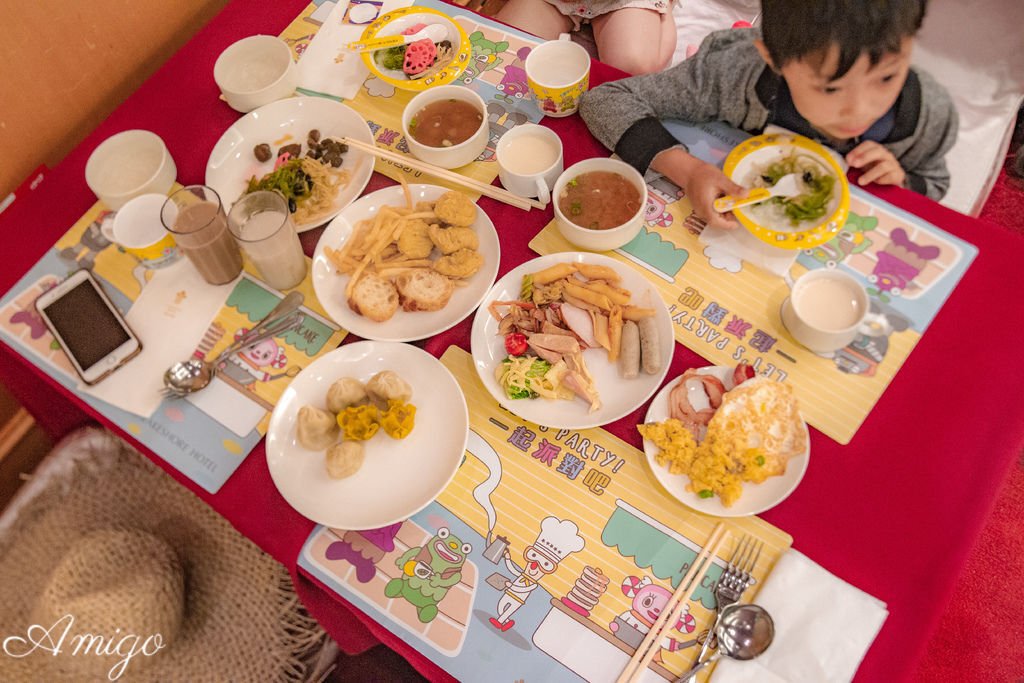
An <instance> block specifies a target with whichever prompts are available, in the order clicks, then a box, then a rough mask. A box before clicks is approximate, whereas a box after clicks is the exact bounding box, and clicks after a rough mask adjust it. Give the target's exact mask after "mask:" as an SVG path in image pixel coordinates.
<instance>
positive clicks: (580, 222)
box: [551, 158, 647, 251]
mask: <svg viewBox="0 0 1024 683" xmlns="http://www.w3.org/2000/svg"><path fill="white" fill-rule="evenodd" d="M551 195H552V204H553V205H554V207H555V225H557V226H558V231H559V232H561V233H562V236H563V237H565V239H567V240H568V241H569V242H571V243H572V244H573V245H575V246H577V247H579V248H581V249H586V250H588V251H609V250H611V249H618V248H619V247H621V246H622V245H624V244H626V243H627V242H629V241H630V240H632V239H633V238H634V237H636V235H637V233H639V232H640V228H642V227H643V225H644V206H645V204H646V202H647V185H646V184H645V183H644V178H643V176H641V175H640V173H638V172H637V170H636V169H635V168H633V167H632V166H630V165H629V164H627V163H626V162H624V161H619V160H618V159H608V158H599V159H585V160H584V161H580V162H578V163H575V164H573V165H572V166H570V167H569V168H567V169H565V171H564V172H563V173H562V175H560V176H558V180H556V181H555V187H554V189H553V190H552V192H551Z"/></svg>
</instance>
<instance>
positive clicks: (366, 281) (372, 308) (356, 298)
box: [348, 273, 398, 323]
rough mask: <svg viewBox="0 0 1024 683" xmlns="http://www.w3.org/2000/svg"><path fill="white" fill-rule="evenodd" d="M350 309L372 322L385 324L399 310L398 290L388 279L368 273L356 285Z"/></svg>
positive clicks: (349, 305)
mask: <svg viewBox="0 0 1024 683" xmlns="http://www.w3.org/2000/svg"><path fill="white" fill-rule="evenodd" d="M348 307H349V308H351V309H352V310H353V311H355V312H356V313H358V314H359V315H362V316H365V317H367V318H369V319H370V320H375V321H376V322H379V323H381V322H384V321H385V320H388V319H389V318H391V316H393V315H394V314H395V311H397V310H398V290H397V289H395V286H394V285H393V284H391V281H390V280H388V279H387V278H383V277H381V276H380V275H375V274H373V273H368V274H366V275H364V276H363V277H361V278H360V279H359V282H358V283H356V286H355V288H354V289H353V290H352V297H351V298H350V299H349V300H348Z"/></svg>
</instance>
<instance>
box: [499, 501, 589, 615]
mask: <svg viewBox="0 0 1024 683" xmlns="http://www.w3.org/2000/svg"><path fill="white" fill-rule="evenodd" d="M582 549H583V538H582V537H581V536H580V535H579V527H577V526H576V524H575V522H572V521H570V520H567V519H566V520H560V519H558V518H557V517H545V518H544V520H543V521H542V522H541V523H540V535H538V536H537V540H536V541H534V542H533V544H532V545H528V546H526V550H524V551H523V559H524V560H526V564H525V565H524V567H523V569H522V570H520V569H519V568H518V567H516V565H515V564H513V563H512V555H511V554H510V553H509V552H508V550H506V551H505V566H507V567H508V569H509V571H510V572H512V574H513V575H514V576H515V577H516V578H515V579H514V580H513V581H506V582H505V592H504V593H502V595H501V597H500V598H498V616H497V617H491V619H490V622H491V625H492V626H494V627H495V628H496V629H498V630H500V631H502V632H504V631H507V630H509V629H510V628H512V627H513V626H514V625H515V623H516V622H515V620H513V619H512V618H511V617H512V615H513V614H515V612H516V610H518V609H519V608H520V607H522V606H523V605H524V604H525V603H526V599H527V598H529V597H530V593H532V592H533V590H534V589H535V588H537V583H538V582H539V581H540V579H541V578H543V577H544V576H547V575H548V574H554V573H555V572H556V571H557V570H558V564H559V562H561V561H562V560H564V559H565V558H566V556H568V555H569V554H570V553H575V552H578V551H580V550H582Z"/></svg>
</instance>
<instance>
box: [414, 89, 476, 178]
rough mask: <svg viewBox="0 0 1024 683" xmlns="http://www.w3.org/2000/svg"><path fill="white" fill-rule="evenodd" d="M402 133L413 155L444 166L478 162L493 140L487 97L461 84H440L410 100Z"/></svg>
mask: <svg viewBox="0 0 1024 683" xmlns="http://www.w3.org/2000/svg"><path fill="white" fill-rule="evenodd" d="M402 132H403V133H404V134H405V139H406V141H407V142H408V143H409V150H410V151H411V152H412V153H413V156H415V157H416V158H417V159H422V160H423V161H426V162H427V163H430V164H434V165H435V166H440V167H441V168H458V167H459V166H465V165H466V164H468V163H470V162H471V161H474V160H475V159H476V158H477V157H478V156H480V155H481V154H483V151H484V150H485V149H487V143H488V141H489V140H490V129H489V127H488V122H487V109H486V107H485V106H484V101H483V99H481V98H480V96H479V95H477V94H476V93H475V92H473V91H472V90H470V89H469V88H464V87H462V86H460V85H441V86H437V87H434V88H431V89H430V90H424V91H423V92H421V93H420V94H418V95H416V97H414V98H412V99H411V100H409V104H407V105H405V111H404V112H403V113H402Z"/></svg>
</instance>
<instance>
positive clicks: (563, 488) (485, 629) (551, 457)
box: [299, 346, 792, 681]
mask: <svg viewBox="0 0 1024 683" xmlns="http://www.w3.org/2000/svg"><path fill="white" fill-rule="evenodd" d="M441 361H442V362H443V363H444V364H445V366H446V367H447V368H448V369H449V370H450V371H451V372H452V374H453V375H454V376H455V377H456V379H457V380H458V381H459V384H460V385H461V386H462V389H463V391H464V392H465V394H466V403H467V404H468V405H469V411H470V429H471V431H470V434H469V442H468V446H467V450H466V455H465V458H464V459H463V461H462V464H461V465H460V467H459V470H458V472H457V473H456V475H455V478H454V479H453V481H452V482H451V484H449V485H448V487H447V488H446V489H445V490H444V491H443V492H442V493H441V495H440V496H439V497H438V499H437V500H436V501H435V502H434V503H432V504H431V505H430V506H428V507H427V508H426V509H425V510H423V511H422V512H420V513H418V514H416V515H414V516H413V517H412V518H411V519H409V520H407V521H405V522H403V523H398V524H394V525H392V526H389V527H385V528H381V529H373V530H368V531H351V530H342V529H330V528H326V527H318V528H317V529H315V530H314V532H313V533H312V534H311V535H310V537H309V539H307V541H306V543H305V545H304V547H303V549H302V552H301V554H300V557H299V565H300V566H301V567H303V569H305V570H306V571H307V572H309V573H310V574H312V575H313V576H315V577H316V578H318V579H319V580H320V581H322V582H323V583H324V584H325V585H327V586H330V587H331V588H332V589H333V590H335V591H337V592H338V594H340V595H341V596H343V597H344V598H345V599H346V600H349V601H351V602H353V603H354V604H355V605H356V606H358V607H359V608H360V609H361V610H363V611H365V612H366V613H367V614H370V615H371V616H373V617H374V618H375V619H377V620H378V621H379V622H380V623H382V624H384V625H385V626H387V627H388V628H389V629H390V630H391V631H393V632H394V633H396V634H398V635H399V636H401V637H402V639H403V640H404V641H405V642H407V643H410V644H411V645H412V646H413V647H416V648H417V649H418V650H419V651H420V652H422V653H424V654H425V655H426V656H428V657H430V658H431V659H432V660H433V661H435V662H437V663H438V664H439V665H440V666H441V667H443V668H444V669H445V670H447V671H448V672H449V673H451V674H452V675H453V676H455V677H456V678H457V679H459V680H465V681H478V680H507V681H513V680H517V679H521V680H525V681H578V680H580V678H582V679H585V680H590V681H613V680H615V677H616V676H617V675H618V673H619V672H620V671H622V669H623V667H624V666H625V665H626V662H627V661H628V659H629V657H631V656H632V654H633V652H634V651H635V648H636V646H637V645H638V644H639V643H640V641H641V640H642V639H643V637H644V635H645V633H646V632H647V630H648V629H649V627H650V624H651V623H652V622H653V619H654V618H655V617H656V616H657V614H658V610H660V608H661V607H662V606H663V605H664V604H665V603H666V601H667V599H668V597H669V596H670V595H671V592H672V591H673V590H674V589H675V586H676V584H677V583H678V582H679V581H680V580H681V579H682V577H683V575H684V574H685V572H686V570H687V569H688V567H689V565H690V563H691V562H692V561H693V560H694V558H695V557H696V555H697V553H698V552H699V551H700V548H701V545H702V544H703V542H704V541H705V540H706V539H707V538H708V536H709V535H710V534H711V531H712V529H713V527H714V525H715V524H716V523H717V522H718V521H719V520H718V519H716V518H714V517H708V516H704V515H701V514H699V513H696V512H693V511H691V510H690V509H689V508H686V507H684V506H683V505H681V504H680V503H678V502H676V501H675V499H673V498H671V497H670V496H669V495H668V494H667V493H666V492H664V490H662V489H661V488H660V486H659V484H658V483H657V480H656V479H655V478H654V475H653V474H652V473H651V471H650V469H649V468H648V466H647V462H646V459H645V457H644V455H643V453H641V452H640V451H638V450H636V449H635V448H633V447H631V446H629V445H628V444H626V443H625V442H623V441H621V440H620V439H618V438H616V437H614V436H613V435H611V434H609V433H608V432H606V431H604V430H603V429H586V430H580V431H576V430H556V429H550V428H546V427H539V426H537V425H534V424H531V423H527V422H524V421H522V420H520V419H519V418H517V417H515V416H513V415H512V414H511V413H508V412H507V411H505V410H504V409H503V408H501V407H500V406H499V405H498V404H497V402H495V400H494V399H493V398H492V397H491V396H490V394H489V393H488V392H487V390H486V389H485V388H484V386H483V384H482V383H481V382H480V379H479V377H478V376H477V373H476V370H475V368H474V365H473V359H472V357H471V356H470V355H469V354H468V353H466V352H465V351H463V350H461V349H459V348H458V347H455V346H452V347H449V349H448V350H447V351H446V352H445V354H444V356H443V357H442V358H441ZM325 476H326V475H325ZM727 524H728V527H729V529H730V531H731V532H732V534H733V537H734V539H739V538H740V537H741V536H742V535H744V534H751V535H754V536H756V537H757V538H760V539H762V540H764V542H765V546H764V550H763V552H762V553H761V557H760V559H759V561H758V564H757V568H756V569H755V571H754V575H755V578H756V579H757V581H758V582H759V583H760V582H763V580H764V578H765V577H766V576H767V574H768V573H769V572H770V571H771V568H772V567H773V566H774V564H775V562H776V560H777V559H778V557H779V556H780V555H781V554H782V553H783V552H785V551H786V550H787V549H788V548H789V546H790V544H791V542H792V539H791V537H790V536H789V535H787V534H785V533H784V532H782V531H780V530H778V529H776V528H774V527H772V526H771V525H769V524H767V523H765V522H763V521H762V520H760V519H758V518H756V517H747V518H739V519H736V520H729V521H728V522H727ZM730 553H731V545H730V546H728V547H727V549H726V550H725V551H723V556H724V558H725V559H728V557H729V554H730ZM722 566H723V562H722V558H718V559H717V560H716V564H715V565H714V566H712V567H711V569H710V570H709V571H708V573H707V575H706V576H705V577H704V579H703V581H702V582H701V584H700V586H699V587H698V588H697V589H696V590H695V592H694V594H693V595H692V596H691V598H690V599H689V600H688V601H687V602H686V606H685V608H684V609H683V610H682V612H681V614H680V616H679V618H678V619H677V620H676V622H675V624H674V626H675V628H673V629H672V631H671V632H670V635H669V636H668V638H666V639H665V640H664V641H663V642H662V649H661V650H660V652H659V653H658V656H657V658H656V660H655V663H654V664H653V665H652V668H651V671H650V672H648V676H653V675H656V676H659V677H660V678H662V679H664V680H674V679H675V678H676V676H678V674H679V673H681V672H682V671H684V670H685V668H687V667H688V666H689V665H690V664H691V662H692V660H693V659H694V658H695V657H696V654H697V652H698V650H699V645H700V643H702V642H703V638H704V636H705V635H706V633H705V632H706V630H707V629H708V627H709V624H710V623H711V620H712V617H713V609H714V607H715V602H714V596H713V594H712V592H711V589H712V588H713V586H714V583H715V581H716V580H717V578H718V576H719V575H720V574H721V571H722ZM756 590H757V585H755V586H753V587H752V588H751V589H750V590H749V591H748V593H747V595H746V597H747V598H753V597H754V596H755V595H756ZM705 675H706V674H702V676H705ZM645 680H647V679H645ZM653 680H657V679H656V678H655V679H653Z"/></svg>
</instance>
